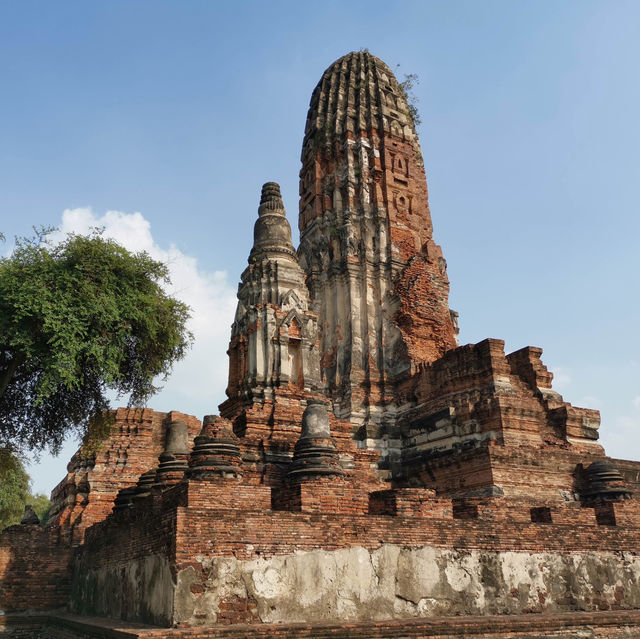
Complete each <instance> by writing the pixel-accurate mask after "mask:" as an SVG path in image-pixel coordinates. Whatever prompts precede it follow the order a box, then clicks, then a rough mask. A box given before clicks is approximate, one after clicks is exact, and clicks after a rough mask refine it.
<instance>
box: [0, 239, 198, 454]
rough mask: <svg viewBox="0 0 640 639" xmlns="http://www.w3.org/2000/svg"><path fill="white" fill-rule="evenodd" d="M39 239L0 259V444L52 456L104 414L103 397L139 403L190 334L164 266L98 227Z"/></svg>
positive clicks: (20, 241)
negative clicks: (110, 394) (168, 289)
mask: <svg viewBox="0 0 640 639" xmlns="http://www.w3.org/2000/svg"><path fill="white" fill-rule="evenodd" d="M44 233H45V231H42V232H40V234H39V236H38V237H36V238H34V239H25V238H20V239H18V240H17V244H16V248H15V250H14V252H13V253H12V254H11V256H10V257H7V258H3V259H0V446H13V447H14V448H15V449H17V450H22V451H24V450H32V451H39V450H42V449H44V448H49V449H50V450H51V451H52V452H56V451H57V450H59V447H60V445H61V443H62V441H63V439H64V436H65V434H67V433H68V432H70V431H73V430H79V431H80V432H81V433H84V432H85V431H86V429H87V426H88V424H89V422H90V420H91V419H92V417H93V416H95V415H97V414H99V413H102V412H104V411H105V410H106V409H107V408H108V400H107V397H106V393H107V391H109V390H112V391H115V392H116V393H118V395H128V396H129V398H130V399H129V404H130V405H137V406H139V405H143V404H144V402H145V401H146V400H147V399H148V397H150V396H151V395H152V394H153V393H154V392H155V391H156V390H157V388H156V387H155V386H154V385H153V380H154V378H155V377H156V376H162V377H164V378H165V379H166V377H167V375H168V374H169V372H170V370H171V368H172V366H173V364H174V363H175V362H176V361H177V360H179V359H180V358H181V357H183V356H184V354H185V352H186V350H187V348H188V347H189V345H190V343H191V340H192V336H191V334H190V333H189V331H188V330H187V329H186V322H187V319H188V317H189V309H188V307H187V306H186V305H185V304H183V303H182V302H179V301H177V300H175V299H173V298H172V297H169V296H168V295H166V294H165V292H164V291H163V289H162V287H161V284H162V283H163V282H168V271H167V268H166V266H165V265H164V264H162V263H160V262H156V261H155V260H153V259H151V257H149V255H147V254H146V253H144V252H142V253H135V254H133V253H130V252H128V251H127V250H126V249H124V248H123V247H121V246H119V245H118V244H117V243H115V242H114V241H112V240H108V239H105V238H103V237H102V236H101V234H100V232H99V231H95V232H94V233H93V234H92V235H90V236H87V237H84V236H79V235H73V234H70V235H68V236H67V238H66V239H65V240H64V241H62V242H61V243H59V244H51V243H48V242H47V241H46V238H45V235H44Z"/></svg>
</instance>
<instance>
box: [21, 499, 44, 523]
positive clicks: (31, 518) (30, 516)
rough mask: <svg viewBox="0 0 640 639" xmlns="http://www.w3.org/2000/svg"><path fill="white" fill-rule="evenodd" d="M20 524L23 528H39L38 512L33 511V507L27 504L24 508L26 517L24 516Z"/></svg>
mask: <svg viewBox="0 0 640 639" xmlns="http://www.w3.org/2000/svg"><path fill="white" fill-rule="evenodd" d="M20 524H21V525H23V526H39V525H40V518H39V517H38V515H36V511H35V510H34V509H33V506H31V505H30V504H27V505H26V506H25V507H24V515H22V519H21V520H20Z"/></svg>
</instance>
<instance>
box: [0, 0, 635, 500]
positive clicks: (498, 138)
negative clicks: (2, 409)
mask: <svg viewBox="0 0 640 639" xmlns="http://www.w3.org/2000/svg"><path fill="white" fill-rule="evenodd" d="M639 32H640V3H637V2H635V1H633V2H632V1H616V0H608V1H607V2H590V1H588V0H574V1H564V2H562V1H559V0H557V1H554V2H548V1H545V0H529V1H527V0H520V1H518V2H515V1H512V0H505V1H497V0H494V1H490V0H485V1H483V2H478V1H476V0H473V1H471V2H463V1H444V0H443V1H441V2H429V1H426V0H424V1H419V2H408V1H405V2H402V1H399V2H394V3H390V2H378V1H376V0H369V1H367V2H322V3H303V2H299V1H298V2H280V1H277V0H275V1H272V2H236V3H222V2H213V1H207V2H197V1H193V0H188V1H185V2H177V1H173V2H162V1H159V0H155V1H153V2H143V1H136V0H126V1H117V0H110V1H109V2H86V1H85V0H83V1H78V2H75V1H66V0H62V1H59V2H55V3H52V2H45V1H44V0H43V1H40V2H33V1H30V0H21V1H20V2H15V1H8V0H7V1H0V60H1V62H0V87H1V90H0V215H1V222H0V227H1V228H0V230H2V231H3V232H4V233H5V235H7V236H8V237H9V238H10V237H12V236H13V235H15V234H26V233H29V232H30V229H31V226H32V225H34V224H35V225H41V224H44V225H51V226H62V227H63V228H64V229H72V228H73V229H81V228H84V227H86V226H87V225H90V224H91V223H100V224H102V225H103V226H106V227H107V228H108V230H109V232H112V234H113V235H114V236H116V237H119V238H121V239H123V241H130V242H134V244H135V247H138V248H146V249H147V250H150V251H152V252H155V254H156V255H157V256H159V257H162V258H165V259H168V260H170V261H172V262H173V264H174V266H175V278H174V279H176V293H177V294H179V295H183V296H184V297H185V299H187V300H188V301H189V302H190V303H191V304H192V305H194V306H196V307H197V310H198V315H197V317H196V319H195V320H194V321H196V322H198V330H197V331H196V334H197V336H199V337H198V341H197V342H196V345H195V348H194V351H193V353H192V355H191V356H190V359H189V361H187V362H185V363H184V364H183V365H181V366H182V367H181V368H179V369H177V370H176V375H175V378H172V379H171V380H170V381H169V382H168V383H167V385H166V387H165V390H164V391H163V393H162V394H161V395H159V396H157V397H156V398H154V399H153V400H152V401H151V403H150V405H151V406H152V407H154V408H157V409H158V410H169V409H177V410H182V411H184V412H188V413H192V414H195V415H198V416H199V417H202V415H204V414H205V413H212V412H216V411H217V405H218V403H220V401H222V400H223V399H224V385H225V380H224V377H225V370H226V356H225V355H224V351H225V349H226V342H227V339H228V332H229V324H230V322H231V317H230V313H231V312H232V307H233V304H234V294H235V288H236V286H237V281H238V279H239V276H240V273H241V271H242V269H243V268H244V266H245V264H246V259H247V256H248V252H249V249H250V244H251V239H252V227H253V222H254V220H255V217H256V212H257V204H258V200H259V194H260V187H261V185H262V184H263V183H264V182H266V181H270V180H275V181H278V182H280V184H281V186H282V190H283V196H284V200H285V204H286V206H287V208H288V211H289V219H290V221H291V223H292V226H293V227H294V229H295V227H296V225H297V193H298V171H299V167H300V161H299V158H300V147H301V143H302V135H303V130H304V121H305V117H306V109H307V106H308V102H309V98H310V96H311V91H312V90H313V88H314V86H315V84H316V83H317V81H318V80H319V78H320V76H321V74H322V72H323V70H324V69H325V68H326V67H327V66H329V64H331V62H333V61H334V60H335V59H337V58H338V57H340V56H341V55H344V54H345V53H347V52H349V51H352V50H357V49H359V48H361V47H367V48H368V49H369V50H370V51H371V52H372V53H374V54H375V55H377V56H378V57H380V58H382V59H383V60H385V62H387V63H388V64H389V66H391V67H392V69H395V70H396V72H397V75H398V76H399V77H400V79H402V78H403V76H404V74H405V73H415V74H417V75H418V76H419V79H420V84H419V85H418V86H417V87H416V89H415V93H416V96H417V97H418V99H419V105H418V106H419V110H420V114H421V117H422V125H421V126H420V127H419V134H420V139H421V144H422V149H423V154H424V158H425V164H426V168H427V179H428V183H429V190H430V200H431V209H432V215H433V220H434V234H435V237H436V240H437V241H438V243H440V244H441V245H442V247H443V250H444V253H445V256H446V258H447V261H448V266H449V276H450V279H451V306H452V308H455V309H456V310H458V311H459V312H460V325H461V335H460V337H461V342H462V343H469V342H477V341H480V340H481V339H484V338H485V337H498V338H502V339H505V340H506V342H507V350H508V351H511V350H515V349H517V348H520V347H522V346H526V345H528V344H530V345H535V346H541V347H542V348H543V349H544V354H543V360H544V361H545V363H546V364H547V366H548V367H549V368H550V369H552V370H553V371H554V372H555V373H556V384H555V387H556V388H557V390H559V392H561V393H562V394H563V395H564V397H565V399H567V400H568V401H571V402H572V403H574V404H575V405H584V406H587V407H591V408H598V409H600V410H601V413H602V427H601V440H602V442H603V443H604V444H605V446H606V447H607V451H608V452H609V453H610V454H611V455H614V456H619V457H627V458H636V459H638V458H640V340H639V338H638V331H639V329H640V300H639V296H638V283H637V281H638V276H639V271H640V268H639V267H640V251H639V248H638V247H639V241H638V238H639V236H640V216H639V215H638V195H637V188H638V185H639V184H640V126H639V125H638V113H640V83H639V82H638V69H637V66H638V60H640V38H638V37H637V34H638V33H639ZM397 65H399V66H397ZM65 210H66V211H68V213H67V214H66V217H64V218H63V212H64V211H65ZM107 211H117V212H119V213H112V214H110V216H107V217H105V214H106V212H107ZM135 213H139V215H138V216H134V214H135ZM296 235H297V232H296ZM136 242H137V244H136ZM9 248H10V242H7V243H6V244H5V246H4V249H3V250H5V251H6V250H9ZM73 448H75V443H73V442H71V443H70V444H69V446H68V447H67V450H66V451H65V453H64V454H63V456H65V455H66V457H67V458H68V456H69V454H70V451H72V449H73ZM65 464H66V458H65V459H59V460H52V459H49V458H47V457H45V458H43V461H42V463H41V464H40V465H39V466H33V467H32V469H31V473H32V475H33V479H34V487H35V488H36V489H37V490H41V491H46V492H48V491H49V490H50V489H51V488H52V487H53V485H54V484H55V483H57V481H58V480H59V479H61V478H62V476H63V475H64V472H65V471H64V466H65Z"/></svg>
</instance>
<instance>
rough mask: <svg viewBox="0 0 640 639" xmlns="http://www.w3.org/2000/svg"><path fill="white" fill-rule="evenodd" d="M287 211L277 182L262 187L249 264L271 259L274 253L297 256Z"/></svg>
mask: <svg viewBox="0 0 640 639" xmlns="http://www.w3.org/2000/svg"><path fill="white" fill-rule="evenodd" d="M286 214H287V213H286V211H285V208H284V204H283V202H282V196H281V195H280V185H279V184H278V183H277V182H267V183H266V184H265V185H264V186H263V187H262V194H261V196H260V206H259V207H258V219H257V221H256V224H255V226H254V228H253V248H252V249H251V253H250V255H249V263H250V264H252V263H253V262H256V261H257V260H258V259H259V258H262V257H270V256H272V255H273V254H274V253H287V254H289V255H291V256H295V250H294V248H293V243H292V242H291V227H290V226H289V222H288V221H287V218H286Z"/></svg>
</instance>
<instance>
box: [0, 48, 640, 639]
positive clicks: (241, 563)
mask: <svg viewBox="0 0 640 639" xmlns="http://www.w3.org/2000/svg"><path fill="white" fill-rule="evenodd" d="M257 200H258V198H257V193H256V201H257ZM299 228H300V245H299V247H298V248H297V249H296V248H295V247H294V246H293V243H292V239H291V227H290V225H289V222H288V220H287V215H286V211H285V207H284V203H283V201H282V197H281V194H280V188H279V186H278V184H277V183H275V182H267V183H266V184H265V185H264V186H263V187H262V192H261V195H260V199H259V205H258V212H257V220H256V222H255V227H254V244H253V248H252V250H251V252H250V255H249V258H248V265H247V267H246V269H245V270H244V272H243V273H242V274H241V276H240V285H239V288H238V306H237V311H236V315H235V318H234V321H233V325H232V327H231V337H230V343H229V350H228V355H229V381H228V387H227V389H226V393H227V399H226V401H225V402H224V403H222V404H221V405H220V406H219V408H218V413H216V414H211V415H205V416H204V417H203V419H202V421H200V420H199V419H197V418H196V417H193V416H190V415H188V414H186V413H179V412H176V411H174V412H170V413H158V412H155V411H153V410H151V409H149V408H145V409H122V408H121V409H118V410H117V411H114V413H113V415H112V420H111V422H112V425H111V428H110V430H109V432H108V433H107V434H106V435H105V436H104V438H103V441H101V442H100V443H99V445H97V446H93V447H91V448H89V447H87V446H83V447H82V448H81V449H80V450H79V451H78V453H76V455H74V457H73V458H72V460H71V462H70V463H69V466H68V474H67V476H66V477H65V478H64V479H63V480H62V482H61V483H60V484H59V485H58V486H57V487H56V488H55V489H54V491H53V495H52V497H53V508H52V517H51V520H50V522H49V523H48V524H47V526H46V527H45V528H41V527H40V526H39V525H38V524H37V523H34V522H33V519H32V518H30V517H26V518H25V520H24V522H23V524H21V525H19V526H13V527H10V528H8V529H6V530H5V531H4V532H2V533H0V579H1V583H0V608H1V609H2V610H3V611H4V615H5V616H4V617H0V636H3V637H4V636H6V637H31V636H34V637H35V636H39V637H44V638H45V639H53V638H54V637H55V638H65V639H71V638H94V637H140V638H142V637H176V638H178V637H179V638H183V637H184V638H185V639H186V638H188V637H211V638H213V637H230V638H231V637H248V636H255V637H262V636H264V637H267V636H268V637H291V638H293V637H299V638H302V637H347V636H348V637H368V638H371V637H442V638H445V637H454V636H455V637H461V636H469V637H476V636H477V637H485V638H495V639H497V638H498V637H505V638H506V637H529V638H532V637H540V638H543V637H545V638H546V637H548V638H551V637H585V638H596V637H599V638H602V639H621V638H622V637H625V638H627V637H637V636H640V554H639V550H640V502H639V501H638V498H637V495H638V488H639V486H640V463H638V462H633V461H625V460H616V459H611V458H609V457H607V455H606V453H605V451H604V450H603V448H602V446H601V445H600V444H599V443H598V429H599V427H600V416H599V413H598V411H595V410H591V409H588V408H578V407H575V406H572V405H571V404H569V403H567V402H565V401H564V400H563V398H562V397H561V395H560V394H559V393H558V392H557V391H555V390H554V389H553V386H552V380H553V375H552V373H551V372H549V371H548V370H547V368H546V367H545V365H544V364H543V362H542V350H541V349H540V348H537V347H526V348H523V349H520V350H518V351H515V352H512V353H507V352H505V348H504V346H505V345H504V342H503V341H501V340H499V339H486V340H484V341H482V342H479V343H478V344H467V345H463V346H460V345H458V315H457V313H455V312H454V311H452V310H451V309H450V308H449V301H448V295H449V280H448V277H447V264H446V261H445V259H444V256H443V251H442V249H441V248H440V246H438V244H436V242H435V240H434V237H433V228H432V223H431V216H430V212H429V202H428V191H427V182H426V177H425V171H424V165H423V161H422V153H421V150H420V145H419V142H418V137H417V135H416V130H415V125H414V122H413V119H412V117H411V111H410V109H409V106H408V104H407V96H406V95H405V92H404V90H403V88H402V86H401V85H400V84H399V83H398V81H397V80H396V78H395V77H394V75H393V73H392V72H391V70H390V69H389V67H388V66H387V65H386V64H384V63H383V62H382V61H381V60H379V59H378V58H376V57H374V56H373V55H371V54H370V53H368V52H359V53H350V54H348V55H346V56H344V57H343V58H341V59H339V60H338V61H336V62H335V63H333V64H332V65H331V66H330V67H329V68H328V69H327V71H325V73H324V74H323V76H322V78H321V79H320V82H319V83H318V85H317V86H316V88H315V90H314V91H313V94H312V97H311V103H310V107H309V112H308V116H307V122H306V129H305V134H304V142H303V147H302V169H301V171H300V207H299ZM196 347H197V346H196Z"/></svg>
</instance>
